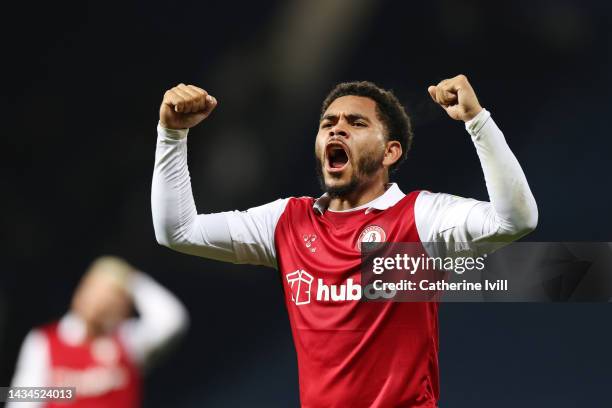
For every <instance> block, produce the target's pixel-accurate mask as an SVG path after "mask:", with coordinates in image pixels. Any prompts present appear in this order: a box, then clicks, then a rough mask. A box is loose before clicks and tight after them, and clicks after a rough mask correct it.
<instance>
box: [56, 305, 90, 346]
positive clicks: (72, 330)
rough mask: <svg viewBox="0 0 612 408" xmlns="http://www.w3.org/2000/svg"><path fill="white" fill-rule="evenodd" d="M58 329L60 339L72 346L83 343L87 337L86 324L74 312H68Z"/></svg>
mask: <svg viewBox="0 0 612 408" xmlns="http://www.w3.org/2000/svg"><path fill="white" fill-rule="evenodd" d="M57 329H58V334H59V336H60V338H61V339H62V340H63V341H64V342H66V343H67V344H70V345H72V346H77V345H79V344H81V343H83V341H85V338H86V337H87V328H86V325H85V322H84V321H83V319H81V318H80V317H78V316H77V315H76V314H75V313H72V312H68V313H67V314H65V315H64V317H62V318H61V319H60V321H59V325H58V328H57Z"/></svg>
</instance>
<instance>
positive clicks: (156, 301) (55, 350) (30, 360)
mask: <svg viewBox="0 0 612 408" xmlns="http://www.w3.org/2000/svg"><path fill="white" fill-rule="evenodd" d="M126 289H127V290H128V291H129V292H130V295H131V298H132V300H133V301H134V305H135V307H136V310H137V311H138V314H139V317H137V318H136V317H135V318H130V319H128V320H126V321H124V322H122V323H121V324H120V325H119V327H118V328H117V330H116V332H115V333H113V334H112V335H111V336H108V337H101V338H97V339H93V340H92V339H89V338H88V337H87V330H86V325H85V322H83V320H82V319H81V318H79V316H77V315H76V314H75V313H73V312H69V313H67V314H66V315H64V316H63V317H62V318H61V319H59V321H58V322H57V323H53V324H49V325H45V326H43V327H40V328H34V329H32V330H30V332H29V333H28V335H27V336H26V338H25V339H24V341H23V344H22V346H21V351H20V353H19V358H18V360H17V367H16V370H15V374H14V376H13V380H12V382H11V386H13V387H49V386H63V387H76V395H77V399H76V401H72V402H71V403H64V404H62V405H58V406H62V407H67V406H75V407H126V408H127V407H130V408H136V407H139V406H140V386H141V381H140V375H139V374H140V373H142V371H143V368H147V365H148V364H149V362H150V360H151V359H152V357H153V356H154V354H155V352H157V351H159V350H161V349H163V348H164V347H165V346H166V345H167V344H169V342H170V341H171V340H172V339H175V338H176V337H177V336H179V335H181V334H182V333H183V332H184V331H185V330H186V329H187V327H188V324H189V315H188V313H187V310H186V309H185V307H184V306H183V304H182V303H181V302H180V300H179V299H178V298H177V297H176V296H174V295H173V294H172V293H171V292H170V291H168V290H167V289H166V288H164V287H163V286H161V285H160V284H159V283H157V282H156V281H155V280H154V279H153V278H151V277H150V276H148V275H146V274H144V273H142V272H135V273H133V274H132V276H131V279H130V280H129V281H128V285H127V287H126ZM48 406H54V405H45V404H44V403H42V402H8V403H7V408H43V407H48Z"/></svg>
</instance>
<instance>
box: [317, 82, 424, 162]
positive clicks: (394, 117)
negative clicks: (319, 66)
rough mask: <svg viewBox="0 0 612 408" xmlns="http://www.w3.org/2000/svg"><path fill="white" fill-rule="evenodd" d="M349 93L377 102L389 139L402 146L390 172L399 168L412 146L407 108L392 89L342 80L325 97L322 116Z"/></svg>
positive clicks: (379, 115)
mask: <svg viewBox="0 0 612 408" xmlns="http://www.w3.org/2000/svg"><path fill="white" fill-rule="evenodd" d="M347 95H354V96H363V97H366V98H370V99H372V100H373V101H374V102H376V113H377V115H378V119H379V120H380V121H381V122H382V123H383V125H384V127H385V130H386V132H387V134H386V136H387V140H397V141H398V142H400V144H401V146H402V157H400V159H399V160H398V161H396V162H395V163H394V164H393V165H392V166H391V168H390V172H393V171H395V170H397V168H398V167H399V165H400V164H401V163H402V162H403V161H404V160H406V156H407V155H408V151H409V150H410V147H411V146H412V138H413V133H412V123H411V121H410V117H409V116H408V114H407V113H406V110H405V109H404V107H403V106H402V104H401V103H400V101H399V100H398V99H397V97H396V96H395V95H394V94H393V92H392V91H390V90H386V89H383V88H381V87H379V86H378V85H376V84H374V83H372V82H369V81H355V82H342V83H340V84H338V85H336V86H335V87H334V89H332V90H331V91H330V92H329V94H327V96H326V97H325V100H324V101H323V105H322V106H321V117H323V114H324V113H325V111H326V110H327V108H328V107H329V105H331V103H332V102H333V101H335V100H336V99H338V98H340V97H341V96H347Z"/></svg>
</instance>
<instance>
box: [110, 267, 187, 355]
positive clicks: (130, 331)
mask: <svg viewBox="0 0 612 408" xmlns="http://www.w3.org/2000/svg"><path fill="white" fill-rule="evenodd" d="M127 289H128V291H129V293H130V294H131V296H132V300H133V302H134V306H135V308H136V310H137V311H138V315H139V317H138V318H133V319H130V320H128V321H126V322H125V323H123V324H122V325H121V327H120V329H119V335H120V337H121V340H122V342H123V344H124V345H125V347H126V349H127V351H128V353H129V355H130V356H131V357H132V359H133V360H134V361H135V362H137V363H138V364H139V365H141V366H146V365H147V363H148V362H149V360H150V359H151V357H152V356H154V355H155V354H156V352H159V351H160V350H162V349H163V348H164V347H165V346H166V345H168V344H170V343H171V342H172V340H174V339H176V338H178V337H179V336H180V335H181V334H183V333H184V332H185V331H186V330H187V327H188V325H189V315H188V313H187V310H186V309H185V306H183V304H182V303H181V301H180V300H179V299H178V298H177V297H176V296H175V295H174V294H172V293H171V292H170V291H169V290H168V289H166V288H164V287H163V286H161V285H160V284H159V283H157V282H156V281H155V280H153V279H152V278H151V277H149V276H148V275H146V274H144V273H142V272H132V275H131V276H130V278H129V282H128V284H127Z"/></svg>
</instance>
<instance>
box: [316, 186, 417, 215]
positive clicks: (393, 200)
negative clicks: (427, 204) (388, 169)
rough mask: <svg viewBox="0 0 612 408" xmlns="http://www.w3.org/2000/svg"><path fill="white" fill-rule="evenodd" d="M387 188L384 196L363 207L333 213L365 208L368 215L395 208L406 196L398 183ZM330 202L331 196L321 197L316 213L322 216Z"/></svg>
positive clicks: (317, 200) (318, 199) (324, 195)
mask: <svg viewBox="0 0 612 408" xmlns="http://www.w3.org/2000/svg"><path fill="white" fill-rule="evenodd" d="M386 187H387V190H386V191H385V192H384V193H383V194H382V195H380V196H378V197H376V198H375V199H373V200H372V201H370V202H369V203H365V204H363V205H360V206H359V207H355V208H350V209H348V210H340V211H333V212H339V213H342V212H350V211H357V210H362V209H364V208H365V209H366V211H365V212H366V214H367V213H369V212H370V211H372V210H386V209H387V208H389V207H393V206H394V205H395V204H397V203H398V202H399V201H400V200H401V199H402V198H404V197H405V196H406V194H404V193H403V192H402V190H400V188H399V187H398V186H397V184H396V183H389V184H387V185H386ZM330 200H331V198H330V197H329V194H327V193H325V194H323V195H322V196H321V197H319V198H317V199H316V200H315V202H314V204H313V206H312V207H313V208H314V209H315V211H317V212H318V213H319V214H321V215H322V214H323V213H324V212H325V211H326V210H327V207H328V206H329V202H330ZM330 211H332V210H330Z"/></svg>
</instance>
